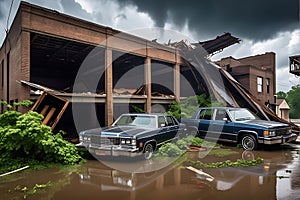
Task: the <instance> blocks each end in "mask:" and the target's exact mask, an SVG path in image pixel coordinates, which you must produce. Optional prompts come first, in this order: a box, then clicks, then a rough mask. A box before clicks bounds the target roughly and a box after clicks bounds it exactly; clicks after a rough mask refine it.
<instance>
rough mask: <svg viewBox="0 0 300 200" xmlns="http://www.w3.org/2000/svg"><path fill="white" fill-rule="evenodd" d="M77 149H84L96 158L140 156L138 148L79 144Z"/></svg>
mask: <svg viewBox="0 0 300 200" xmlns="http://www.w3.org/2000/svg"><path fill="white" fill-rule="evenodd" d="M76 146H77V147H85V148H86V149H87V150H88V151H89V152H90V153H91V154H93V155H97V156H128V157H135V156H138V155H141V154H142V152H140V151H139V148H124V147H121V146H115V145H113V146H106V145H102V146H94V145H91V144H84V143H82V142H81V143H79V144H77V145H76Z"/></svg>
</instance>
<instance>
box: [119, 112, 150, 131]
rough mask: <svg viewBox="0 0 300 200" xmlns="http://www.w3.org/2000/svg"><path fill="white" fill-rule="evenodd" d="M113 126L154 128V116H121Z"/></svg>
mask: <svg viewBox="0 0 300 200" xmlns="http://www.w3.org/2000/svg"><path fill="white" fill-rule="evenodd" d="M114 125H116V126H122V125H131V126H141V127H147V128H156V118H155V117H154V116H143V115H123V116H121V117H120V118H119V119H118V120H117V121H116V122H115V123H114Z"/></svg>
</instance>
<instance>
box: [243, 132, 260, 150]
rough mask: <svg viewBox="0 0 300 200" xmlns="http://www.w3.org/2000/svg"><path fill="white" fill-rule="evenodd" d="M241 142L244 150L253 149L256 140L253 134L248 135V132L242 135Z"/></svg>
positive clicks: (255, 146)
mask: <svg viewBox="0 0 300 200" xmlns="http://www.w3.org/2000/svg"><path fill="white" fill-rule="evenodd" d="M241 144H242V147H243V149H245V150H254V149H256V148H257V141H256V139H255V137H254V136H253V135H249V134H246V135H243V136H242V140H241Z"/></svg>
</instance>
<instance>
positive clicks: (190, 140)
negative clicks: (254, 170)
mask: <svg viewBox="0 0 300 200" xmlns="http://www.w3.org/2000/svg"><path fill="white" fill-rule="evenodd" d="M190 145H194V146H199V147H207V148H208V149H209V152H208V155H209V156H215V157H226V156H229V155H233V154H237V153H238V152H236V151H233V150H231V149H224V148H220V147H221V145H220V144H216V143H213V142H208V141H206V140H204V139H202V138H199V137H193V136H188V137H186V138H183V139H181V140H178V141H177V142H176V143H166V144H164V145H162V146H161V147H160V148H159V149H158V152H157V154H156V156H162V157H177V156H183V155H185V152H186V150H187V149H188V147H189V146H190ZM183 157H184V156H183ZM185 159H186V158H185ZM262 162H263V159H262V158H257V159H255V160H240V159H238V160H236V161H230V160H226V161H222V162H216V163H202V162H201V161H199V160H197V161H193V160H185V161H184V162H183V163H184V166H189V165H192V166H194V167H204V168H223V167H246V166H256V165H259V164H261V163H262Z"/></svg>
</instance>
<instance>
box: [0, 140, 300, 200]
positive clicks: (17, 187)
mask: <svg viewBox="0 0 300 200" xmlns="http://www.w3.org/2000/svg"><path fill="white" fill-rule="evenodd" d="M233 149H234V148H233ZM234 150H235V151H238V153H236V154H233V155H230V156H226V160H227V159H231V160H236V159H242V158H243V159H253V158H257V157H261V158H264V163H263V164H261V165H259V166H255V167H239V168H220V169H204V172H206V173H208V174H210V175H211V176H213V177H214V180H213V181H208V180H205V179H204V178H203V177H201V176H199V175H198V174H197V173H195V172H193V171H190V170H187V169H185V168H182V167H180V165H177V166H174V165H170V166H168V167H165V168H163V169H160V170H156V171H151V172H145V173H129V172H123V171H119V170H115V169H112V168H109V167H107V166H105V165H103V164H102V163H100V162H99V161H97V160H89V161H88V162H87V163H85V164H83V165H81V166H78V167H65V168H60V169H58V168H51V169H46V170H41V171H36V172H23V173H16V174H13V175H8V176H5V177H1V178H0V193H1V197H0V199H5V200H6V199H24V198H26V199H58V200H60V199H110V200H113V199H132V200H134V199H143V200H147V199H149V200H150V199H151V200H153V199H156V200H159V199H164V200H166V199H243V200H247V199H299V196H300V158H299V156H300V155H299V152H300V145H294V144H293V145H290V146H285V147H281V148H279V149H275V150H265V151H255V152H244V151H242V150H236V149H234ZM189 156H190V158H194V159H195V158H197V157H201V155H199V154H198V153H190V154H189ZM220 159H223V160H224V158H217V157H211V156H206V157H204V158H201V162H214V161H218V160H220ZM129 162H130V163H129V165H134V163H133V161H129ZM152 164H153V163H151V162H147V163H145V165H146V167H148V168H151V165H152ZM36 184H40V185H43V184H44V185H45V187H44V188H35V191H34V187H35V185H36ZM47 185H48V186H49V187H48V186H47ZM24 188H25V189H24ZM22 190H23V191H22Z"/></svg>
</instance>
